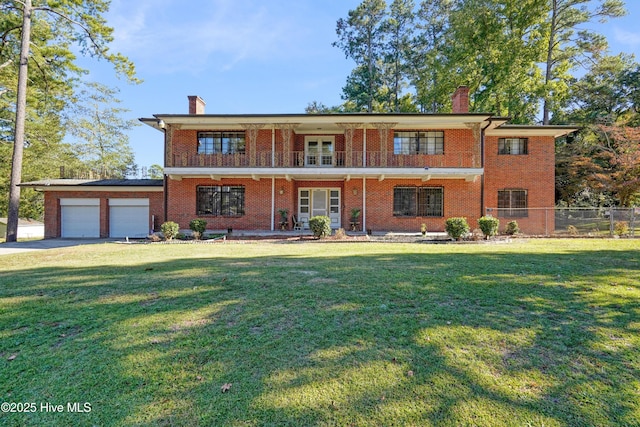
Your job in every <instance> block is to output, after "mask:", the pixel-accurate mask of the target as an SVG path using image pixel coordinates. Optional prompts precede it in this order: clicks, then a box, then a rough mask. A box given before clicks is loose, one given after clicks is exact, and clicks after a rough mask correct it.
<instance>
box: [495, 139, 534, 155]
mask: <svg viewBox="0 0 640 427" xmlns="http://www.w3.org/2000/svg"><path fill="white" fill-rule="evenodd" d="M527 148H528V147H527V138H500V139H499V140H498V154H528V150H527Z"/></svg>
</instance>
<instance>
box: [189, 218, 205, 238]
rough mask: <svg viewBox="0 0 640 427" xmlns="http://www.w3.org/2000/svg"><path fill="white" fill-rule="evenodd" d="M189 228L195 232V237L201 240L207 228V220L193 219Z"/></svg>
mask: <svg viewBox="0 0 640 427" xmlns="http://www.w3.org/2000/svg"><path fill="white" fill-rule="evenodd" d="M189 228H190V229H191V231H192V232H193V238H194V239H196V240H199V239H200V238H201V237H202V235H203V234H204V231H205V230H206V229H207V221H206V220H204V219H192V220H191V222H190V223H189Z"/></svg>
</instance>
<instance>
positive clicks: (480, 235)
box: [469, 228, 485, 242]
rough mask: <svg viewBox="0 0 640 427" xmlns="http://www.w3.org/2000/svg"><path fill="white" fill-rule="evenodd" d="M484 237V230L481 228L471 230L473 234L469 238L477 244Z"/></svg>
mask: <svg viewBox="0 0 640 427" xmlns="http://www.w3.org/2000/svg"><path fill="white" fill-rule="evenodd" d="M484 236H485V234H484V233H483V232H482V230H480V229H479V228H474V229H473V230H471V234H470V235H469V238H470V239H471V240H473V241H474V242H477V241H479V240H482V239H483V238H484Z"/></svg>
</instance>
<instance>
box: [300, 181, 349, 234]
mask: <svg viewBox="0 0 640 427" xmlns="http://www.w3.org/2000/svg"><path fill="white" fill-rule="evenodd" d="M318 215H322V216H328V217H329V218H330V219H331V228H333V229H336V228H340V226H341V223H340V189H339V188H301V189H300V190H299V191H298V217H299V218H300V221H302V223H303V224H304V228H305V229H308V228H309V218H311V217H312V216H318Z"/></svg>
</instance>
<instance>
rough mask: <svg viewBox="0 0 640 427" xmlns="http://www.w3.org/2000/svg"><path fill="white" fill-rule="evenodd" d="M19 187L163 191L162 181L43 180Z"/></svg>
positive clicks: (59, 189)
mask: <svg viewBox="0 0 640 427" xmlns="http://www.w3.org/2000/svg"><path fill="white" fill-rule="evenodd" d="M20 186H21V187H31V188H35V189H36V190H40V191H74V190H77V189H78V187H85V188H87V189H89V188H91V189H92V190H93V191H146V192H157V191H163V190H164V181H163V180H162V179H43V180H40V181H32V182H23V183H22V184H20Z"/></svg>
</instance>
